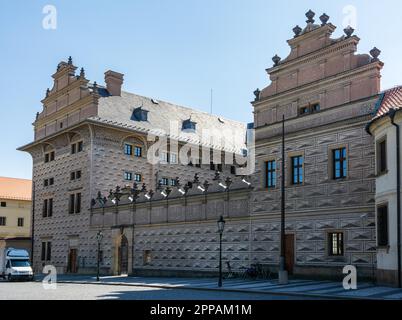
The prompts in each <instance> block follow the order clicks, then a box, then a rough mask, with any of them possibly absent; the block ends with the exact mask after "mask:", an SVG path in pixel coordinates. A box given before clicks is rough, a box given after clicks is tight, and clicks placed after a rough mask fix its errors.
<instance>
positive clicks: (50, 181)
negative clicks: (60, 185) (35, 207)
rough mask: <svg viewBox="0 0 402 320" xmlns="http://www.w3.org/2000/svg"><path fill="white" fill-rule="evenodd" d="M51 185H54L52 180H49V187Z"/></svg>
mask: <svg viewBox="0 0 402 320" xmlns="http://www.w3.org/2000/svg"><path fill="white" fill-rule="evenodd" d="M52 185H54V178H50V179H49V186H52Z"/></svg>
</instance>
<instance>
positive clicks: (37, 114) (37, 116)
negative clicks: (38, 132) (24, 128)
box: [36, 112, 39, 120]
mask: <svg viewBox="0 0 402 320" xmlns="http://www.w3.org/2000/svg"><path fill="white" fill-rule="evenodd" d="M38 119H39V112H37V113H36V120H38Z"/></svg>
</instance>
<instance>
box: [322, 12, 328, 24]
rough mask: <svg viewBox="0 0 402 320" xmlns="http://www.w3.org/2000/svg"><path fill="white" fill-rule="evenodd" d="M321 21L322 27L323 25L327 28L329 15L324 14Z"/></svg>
mask: <svg viewBox="0 0 402 320" xmlns="http://www.w3.org/2000/svg"><path fill="white" fill-rule="evenodd" d="M320 20H321V25H322V26H325V25H326V24H327V22H328V20H329V15H327V14H326V13H324V14H323V15H322V16H321V17H320Z"/></svg>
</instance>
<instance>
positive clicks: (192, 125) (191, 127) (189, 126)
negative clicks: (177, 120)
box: [182, 119, 197, 131]
mask: <svg viewBox="0 0 402 320" xmlns="http://www.w3.org/2000/svg"><path fill="white" fill-rule="evenodd" d="M196 125H197V123H196V122H194V121H192V120H191V119H188V120H184V121H183V126H182V130H183V131H184V130H188V131H195V130H196Z"/></svg>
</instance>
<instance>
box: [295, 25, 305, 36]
mask: <svg viewBox="0 0 402 320" xmlns="http://www.w3.org/2000/svg"><path fill="white" fill-rule="evenodd" d="M302 31H303V29H302V28H300V27H299V26H296V27H294V28H293V32H294V34H295V38H297V37H298V36H299V35H300V33H301V32H302Z"/></svg>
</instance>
